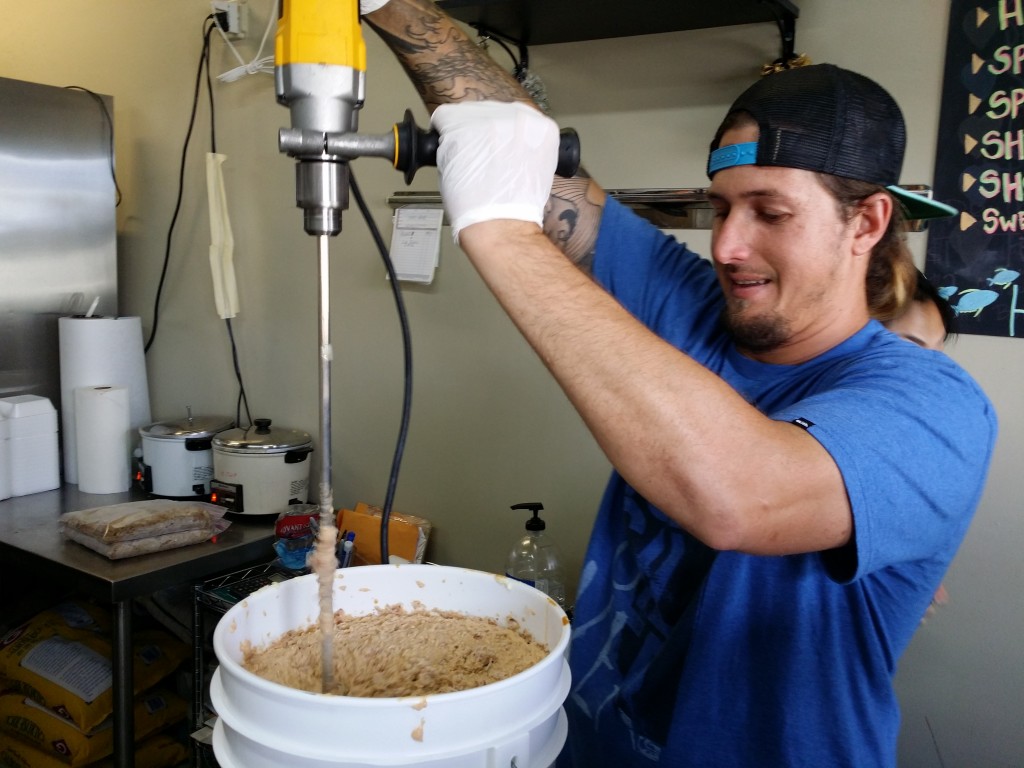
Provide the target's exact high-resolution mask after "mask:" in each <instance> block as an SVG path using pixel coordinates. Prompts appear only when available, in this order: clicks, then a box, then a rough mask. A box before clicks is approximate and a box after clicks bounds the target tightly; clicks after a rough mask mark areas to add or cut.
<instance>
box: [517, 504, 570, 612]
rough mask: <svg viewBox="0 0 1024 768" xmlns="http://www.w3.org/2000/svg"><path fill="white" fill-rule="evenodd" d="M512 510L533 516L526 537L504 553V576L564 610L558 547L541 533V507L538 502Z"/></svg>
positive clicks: (527, 526)
mask: <svg viewBox="0 0 1024 768" xmlns="http://www.w3.org/2000/svg"><path fill="white" fill-rule="evenodd" d="M511 508H512V509H528V510H530V511H532V512H533V516H532V517H531V518H530V519H528V520H527V521H526V535H525V536H523V537H522V538H521V539H519V541H517V542H516V545H515V546H514V547H513V548H512V551H511V552H509V553H508V560H507V562H506V564H505V575H506V576H508V577H510V578H513V579H516V580H518V581H521V582H523V583H524V584H529V585H530V586H531V587H536V588H537V589H539V590H540V591H541V592H544V593H545V594H547V595H548V597H550V598H551V599H552V600H554V601H555V602H557V603H558V604H559V605H560V606H561V607H562V609H563V610H564V609H565V579H564V576H563V573H562V557H561V553H560V552H559V551H558V547H557V545H556V544H555V542H554V541H553V540H552V539H551V537H550V536H548V535H547V533H545V530H544V529H545V528H546V527H547V526H546V524H545V522H544V521H543V520H542V519H541V517H540V514H539V513H540V511H541V510H542V509H544V505H543V504H541V503H539V502H527V503H523V504H513V505H512V507H511Z"/></svg>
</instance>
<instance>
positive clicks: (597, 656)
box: [362, 0, 996, 768]
mask: <svg viewBox="0 0 1024 768" xmlns="http://www.w3.org/2000/svg"><path fill="white" fill-rule="evenodd" d="M372 2H373V5H372V6H370V5H368V4H367V2H366V0H364V6H363V8H362V10H363V11H364V18H365V20H366V21H367V22H368V23H369V24H370V25H371V26H372V27H373V28H374V29H375V30H376V31H377V32H378V33H379V34H380V35H381V37H382V39H383V40H384V41H385V42H386V43H387V44H388V45H389V47H390V48H391V49H392V50H393V51H394V52H395V53H396V55H397V56H398V57H399V60H400V61H401V62H402V64H403V66H404V67H405V68H406V71H407V72H408V73H409V74H410V76H411V77H412V79H413V81H414V82H415V83H416V85H417V87H418V89H419V92H420V94H421V95H422V97H423V100H424V102H425V104H426V105H427V107H428V109H430V110H431V111H432V124H433V125H434V126H435V127H436V128H437V129H438V130H439V132H440V144H439V149H438V169H439V173H440V182H441V184H440V186H441V194H442V198H443V200H444V204H445V208H446V211H447V214H448V218H449V221H450V222H451V225H452V230H453V235H454V237H455V238H456V241H457V242H458V243H459V245H460V246H461V248H462V250H463V251H464V252H465V253H466V254H467V256H468V258H469V259H470V261H471V262H472V264H473V265H474V267H475V268H476V270H477V271H478V272H479V274H480V275H481V277H482V279H483V280H484V282H485V283H486V284H487V286H488V287H489V289H490V290H491V291H492V293H493V294H494V295H495V297H496V298H497V300H498V301H499V302H500V303H501V305H502V306H503V308H504V309H505V311H506V312H507V313H508V315H509V316H510V317H511V318H512V320H513V321H514V322H515V324H516V325H517V327H518V329H519V330H520V332H521V333H522V334H523V336H524V337H525V338H526V339H527V340H528V342H529V343H530V344H531V345H532V347H533V348H534V350H535V351H536V353H537V354H538V355H539V356H540V358H541V359H542V360H543V361H544V363H545V364H546V365H547V367H548V369H549V370H550V371H551V373H552V375H553V376H554V377H555V379H556V380H557V381H558V383H559V384H560V386H561V387H562V388H563V390H564V391H565V392H566V394H567V396H568V397H569V399H570V400H571V402H572V403H573V405H574V407H575V408H576V409H577V410H578V412H579V413H580V414H581V416H582V417H583V419H584V421H585V422H586V424H587V426H588V428H589V429H590V431H591V433H592V434H593V435H594V437H595V439H596V440H597V442H598V444H599V445H600V447H601V448H602V450H603V451H604V453H605V454H606V455H607V456H608V458H609V459H610V461H611V463H612V465H613V467H614V472H613V474H612V477H611V480H610V481H609V485H608V488H607V490H606V493H605V496H604V499H603V501H602V504H601V508H600V510H599V512H598V516H597V519H596V521H595V523H594V529H593V532H592V535H591V539H590V544H589V547H588V550H587V555H586V559H585V563H584V567H583V572H582V574H581V578H580V588H579V593H578V595H577V600H576V604H575V616H574V620H573V640H572V646H571V651H570V655H569V660H570V665H571V668H572V689H571V692H570V694H569V696H568V698H567V699H566V702H565V709H566V712H567V713H568V716H569V736H568V743H567V746H566V749H565V750H564V752H563V754H562V756H561V757H560V764H561V763H562V762H565V763H566V764H569V763H571V764H573V765H576V766H586V767H587V768H591V767H592V766H644V765H663V766H755V765H756V766H823V765H828V766H879V765H887V766H893V765H895V762H896V756H895V754H896V738H897V731H898V726H899V710H898V706H897V702H896V699H895V695H894V693H893V687H892V677H893V674H894V671H895V667H896V663H897V660H898V659H899V657H900V654H901V653H902V652H903V650H904V648H905V647H906V645H907V643H908V642H909V640H910V637H911V636H912V634H913V632H914V630H915V629H916V628H917V626H918V622H919V620H920V618H921V616H922V615H923V613H924V611H925V609H926V607H927V606H928V604H929V601H930V599H931V596H932V594H933V593H934V592H935V589H936V587H937V586H938V584H939V582H940V580H941V578H942V575H943V573H944V572H945V570H946V568H947V566H948V565H949V563H950V561H951V559H952V557H953V555H954V553H955V552H956V550H957V547H958V546H959V543H960V541H961V540H962V538H963V536H964V533H965V531H966V529H967V526H968V523H969V521H970V519H971V517H972V515H973V512H974V509H975V507H976V505H977V503H978V500H979V498H980V495H981V492H982V488H983V485H984V481H985V475H986V472H987V467H988V463H989V460H990V457H991V452H992V448H993V444H994V440H995V434H996V419H995V414H994V413H993V410H992V407H991V405H990V403H989V401H988V400H987V398H986V397H985V395H984V393H983V392H981V390H980V389H979V388H978V386H977V385H976V384H975V383H974V382H973V381H972V380H971V378H970V377H969V376H968V375H967V374H966V373H965V372H964V371H963V370H961V369H960V368H959V367H958V366H957V365H956V364H955V363H954V362H953V361H952V360H950V359H948V358H947V357H946V356H944V355H934V354H931V353H928V352H925V351H923V350H921V349H919V348H918V347H916V346H914V345H911V344H906V343H905V342H903V341H902V340H900V339H898V338H897V337H896V336H894V335H893V334H891V333H889V332H887V331H885V330H884V328H883V327H882V326H881V324H880V323H878V322H877V321H874V320H871V316H872V315H875V316H882V315H885V314H890V315H895V314H898V313H899V310H900V309H901V308H902V306H903V305H904V304H905V303H906V301H908V300H909V297H910V295H911V293H912V290H913V281H914V276H915V271H914V267H913V263H912V260H911V258H910V255H909V253H908V252H907V249H906V248H905V246H904V244H903V242H902V236H901V231H900V221H901V218H902V217H901V208H902V207H903V206H906V207H908V208H909V209H912V215H913V216H915V217H921V216H928V215H945V214H948V213H950V212H951V209H949V208H948V207H946V206H942V205H940V204H935V203H932V202H930V201H928V200H925V199H922V198H917V197H913V196H906V195H904V193H903V192H902V191H901V190H899V189H897V188H896V187H895V186H894V185H895V184H896V183H897V181H898V177H899V172H900V168H901V164H902V158H903V149H904V139H905V137H904V125H903V120H902V116H901V115H900V113H899V109H898V107H897V106H896V104H895V103H894V102H893V101H892V99H891V97H890V96H889V95H888V94H887V93H886V92H885V91H884V90H882V89H881V87H879V86H878V85H877V84H875V83H874V82H872V81H870V80H868V79H867V78H864V77H861V76H859V75H856V74H854V73H852V72H848V71H846V70H843V69H840V68H838V67H834V66H830V65H816V66H808V67H804V68H800V69H795V70H791V71H784V72H781V73H779V74H773V75H770V76H769V77H767V78H764V79H763V80H761V81H759V82H757V83H755V84H754V85H753V86H751V88H750V89H749V90H747V91H746V92H744V93H743V94H742V95H741V96H740V97H739V98H738V99H737V100H736V102H735V103H734V105H733V107H732V108H731V109H730V110H729V112H728V114H727V116H726V119H725V121H724V122H723V124H722V125H721V127H720V128H719V130H718V132H717V134H716V135H715V137H714V140H713V142H712V144H711V155H710V160H709V166H708V172H709V175H710V177H711V186H710V189H709V194H710V198H711V201H712V204H713V206H714V209H715V223H714V227H713V232H712V244H711V250H712V253H711V256H712V259H711V260H710V261H708V260H705V259H702V258H700V257H698V256H697V255H696V254H693V253H691V252H690V251H688V250H687V249H686V248H685V247H684V246H683V245H681V244H679V243H677V242H676V241H675V240H674V239H672V238H671V237H669V236H667V235H665V234H664V233H662V232H660V231H658V230H657V229H656V228H654V227H653V226H651V225H650V224H648V223H647V222H645V221H643V220H642V219H640V218H639V217H637V216H635V215H634V214H633V213H631V212H630V211H628V210H627V209H626V208H625V207H624V206H622V205H620V204H619V203H617V202H616V201H615V200H613V199H610V198H609V197H608V196H607V195H605V193H604V192H603V191H602V190H601V189H600V187H598V186H597V184H596V183H594V182H593V181H592V180H589V179H587V178H574V179H558V180H555V181H554V184H553V185H552V175H553V172H554V167H555V155H556V148H557V144H558V129H557V126H555V124H554V123H553V122H552V121H551V120H549V119H548V118H546V117H544V116H543V115H542V114H540V112H539V111H538V110H536V109H534V108H532V107H531V106H530V105H529V103H528V102H529V99H528V97H527V96H526V94H525V92H524V91H523V90H522V89H521V88H520V87H519V86H518V84H517V83H516V82H515V80H514V79H513V78H512V77H511V76H510V75H508V74H507V73H506V72H504V71H502V70H501V69H500V68H499V67H497V65H496V64H494V63H493V62H492V61H491V60H490V59H489V57H488V56H487V55H486V54H485V53H484V52H482V51H481V50H480V49H479V48H478V47H476V46H475V45H474V44H473V42H472V41H471V40H470V39H469V38H468V37H467V36H466V35H465V34H464V33H463V32H462V31H461V29H460V28H459V27H458V25H456V24H454V23H453V22H452V21H451V20H450V19H449V18H447V17H446V16H445V15H444V13H443V12H442V11H441V10H440V9H438V8H437V7H436V5H435V4H434V3H433V2H429V1H428V0H390V2H387V0H385V2H384V3H381V2H380V0H372ZM566 213H570V214H571V215H568V216H567V215H565V214H566ZM542 224H543V227H544V228H543V229H542V226H541V225H542ZM545 231H547V232H549V233H550V235H551V237H550V238H549V237H548V236H546V235H545ZM936 412H940V413H942V414H943V418H942V419H939V420H935V419H931V418H929V415H930V414H934V413H936Z"/></svg>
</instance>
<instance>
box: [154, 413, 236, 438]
mask: <svg viewBox="0 0 1024 768" xmlns="http://www.w3.org/2000/svg"><path fill="white" fill-rule="evenodd" d="M233 426H235V422H234V420H233V419H231V418H229V417H227V416H192V415H191V414H189V415H188V416H186V417H185V418H183V419H173V420H171V421H158V422H157V423H156V424H150V425H149V426H148V427H139V434H140V435H142V436H143V437H153V438H156V439H159V440H188V439H189V438H203V437H213V436H214V435H216V434H217V433H218V432H223V431H224V430H225V429H231V427H233Z"/></svg>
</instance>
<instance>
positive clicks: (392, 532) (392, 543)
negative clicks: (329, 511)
mask: <svg viewBox="0 0 1024 768" xmlns="http://www.w3.org/2000/svg"><path fill="white" fill-rule="evenodd" d="M383 514H384V512H383V510H382V509H381V508H380V507H372V506H370V505H369V504H366V503H365V502H362V501H361V502H359V503H358V504H356V508H355V509H343V510H341V511H340V512H338V533H339V537H340V538H339V540H340V539H343V538H344V536H345V534H347V533H349V532H352V533H355V540H354V541H353V544H354V548H353V556H352V565H377V564H379V563H380V562H381V557H380V524H381V518H382V517H383ZM429 537H430V521H429V520H427V519H425V518H422V517H417V516H416V515H409V514H406V513H404V512H395V511H394V510H391V514H390V515H389V516H388V555H389V558H390V561H391V562H393V563H394V562H401V561H399V560H397V559H396V558H401V559H402V560H404V561H407V562H410V563H422V562H423V558H424V556H425V555H426V552H427V539H428V538H429Z"/></svg>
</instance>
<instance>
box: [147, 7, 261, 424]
mask: <svg viewBox="0 0 1024 768" xmlns="http://www.w3.org/2000/svg"><path fill="white" fill-rule="evenodd" d="M203 25H204V27H205V29H204V30H203V49H202V53H201V54H200V57H199V68H198V70H197V71H196V83H195V89H194V92H193V96H192V113H191V115H190V116H189V124H188V131H187V133H186V135H185V142H184V144H183V146H182V149H181V166H180V168H179V171H178V198H177V201H176V203H175V206H174V215H173V216H172V217H171V225H170V228H169V229H168V231H167V243H166V247H165V250H164V264H163V270H162V271H161V273H160V284H159V286H158V287H157V293H156V300H155V302H154V305H153V328H152V331H151V332H150V337H149V341H148V342H147V343H146V347H145V351H146V352H148V351H149V348H150V347H151V346H152V345H153V340H154V339H155V338H156V329H157V324H158V318H159V308H160V296H161V294H162V293H163V286H164V280H165V279H166V277H167V267H168V264H169V262H170V255H171V241H172V237H173V233H174V227H175V225H176V223H177V220H178V213H179V212H180V210H181V200H182V196H183V194H184V186H185V162H186V157H187V155H188V147H189V143H190V141H191V138H192V130H193V128H194V127H195V121H196V113H197V110H198V106H199V91H200V86H201V83H202V79H203V70H204V68H205V71H206V91H207V94H208V98H209V103H210V151H211V152H213V153H214V154H216V152H217V118H216V109H215V104H214V98H213V80H212V78H211V76H210V38H211V36H212V34H213V31H214V30H215V29H216V28H217V21H216V18H215V17H214V16H213V15H212V14H211V15H210V16H207V17H206V19H204V21H203ZM224 323H225V326H226V327H227V331H228V339H229V340H230V343H231V361H232V364H233V367H234V371H235V379H236V380H237V381H238V398H237V401H236V403H235V424H236V426H239V427H240V426H242V408H243V407H244V408H245V417H246V420H247V422H248V424H249V425H250V426H251V425H252V414H251V413H250V412H249V399H248V397H247V395H246V393H245V384H244V382H243V381H242V369H241V366H240V364H239V360H238V346H237V344H236V343H235V333H234V329H233V328H232V326H231V319H230V318H225V319H224Z"/></svg>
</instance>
